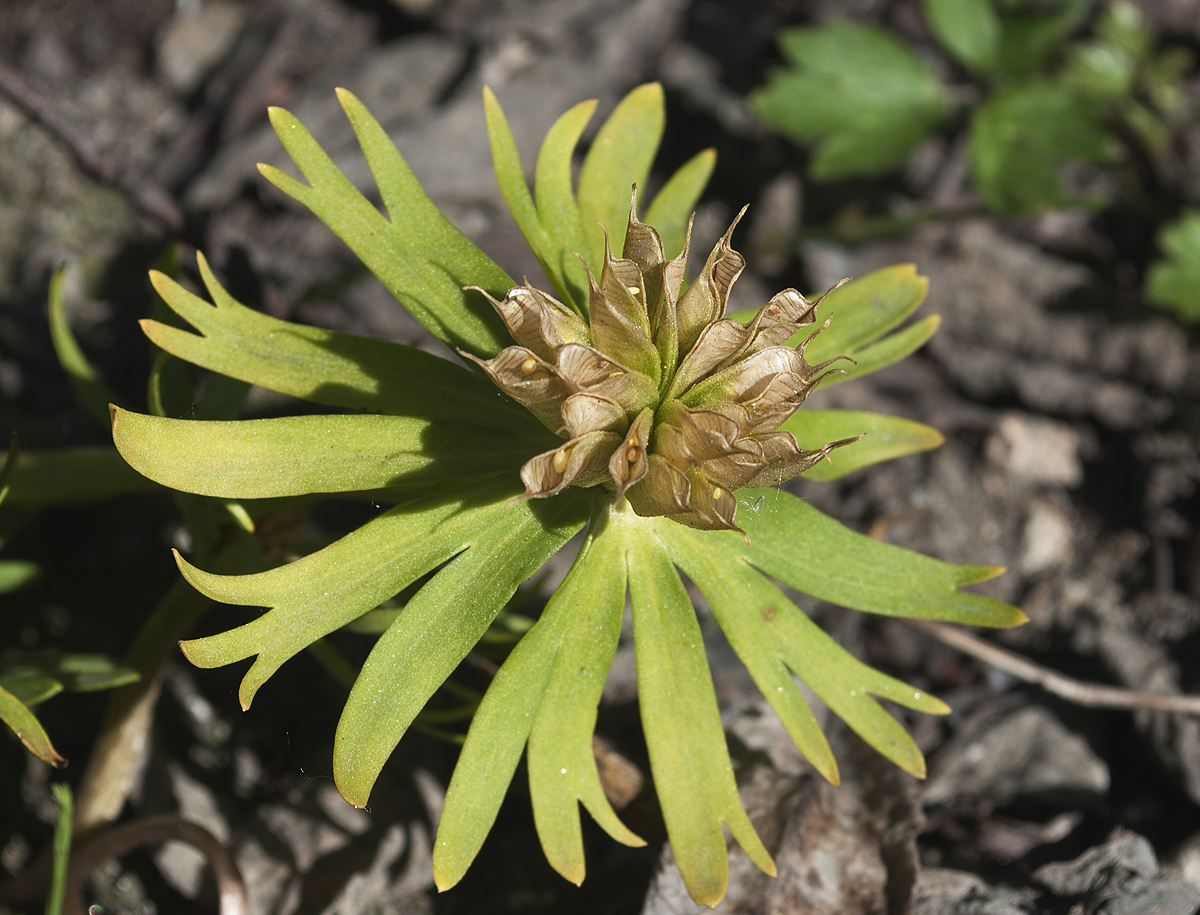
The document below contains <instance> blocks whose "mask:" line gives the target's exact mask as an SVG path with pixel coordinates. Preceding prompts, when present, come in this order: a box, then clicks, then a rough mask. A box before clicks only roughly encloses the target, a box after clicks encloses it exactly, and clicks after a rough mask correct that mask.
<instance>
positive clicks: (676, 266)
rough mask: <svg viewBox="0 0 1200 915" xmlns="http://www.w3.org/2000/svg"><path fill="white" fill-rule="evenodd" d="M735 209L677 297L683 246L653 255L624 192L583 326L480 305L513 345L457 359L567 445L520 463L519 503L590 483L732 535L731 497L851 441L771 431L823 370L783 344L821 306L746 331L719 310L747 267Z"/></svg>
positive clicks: (788, 304)
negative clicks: (806, 439) (621, 217)
mask: <svg viewBox="0 0 1200 915" xmlns="http://www.w3.org/2000/svg"><path fill="white" fill-rule="evenodd" d="M744 212H745V210H744V209H743V210H742V212H741V213H738V216H737V219H735V220H734V222H733V225H731V226H730V227H729V230H728V231H727V232H726V233H725V234H724V235H723V236H722V237H721V239H720V240H719V241H718V242H717V244H716V246H715V247H714V248H713V250H712V253H711V254H709V256H708V260H707V262H706V263H705V265H704V269H703V270H702V271H701V272H700V275H699V276H698V277H697V278H696V280H695V282H694V283H692V285H691V286H690V287H688V288H687V289H686V290H683V289H681V286H682V283H683V276H684V273H685V270H686V260H687V244H688V241H687V240H685V242H684V251H683V253H681V254H680V255H679V256H678V257H676V258H673V259H672V260H667V259H666V256H665V253H664V249H663V244H662V239H661V238H660V237H659V234H658V232H657V231H655V230H654V228H653V227H651V226H648V225H645V224H644V223H642V222H641V221H640V220H638V218H637V197H636V193H635V196H634V198H633V200H632V202H631V204H630V209H629V225H628V228H627V230H626V233H625V247H624V251H623V252H622V255H623V256H622V257H619V258H618V257H615V256H614V255H613V253H612V251H611V250H610V249H609V247H608V236H607V233H606V235H605V247H604V262H603V264H601V266H600V272H599V277H598V278H597V276H596V275H595V274H594V273H593V271H592V270H590V269H589V270H588V271H587V277H588V285H589V300H588V322H587V323H586V324H585V323H584V321H583V319H582V318H580V317H579V316H578V315H577V314H576V313H575V312H574V311H572V310H571V309H570V308H568V307H567V306H566V305H563V304H562V303H561V302H559V301H558V300H557V299H555V298H554V297H553V296H551V295H549V294H547V293H545V292H541V291H540V290H537V289H533V288H532V287H530V286H529V285H528V284H526V285H525V286H518V287H516V288H514V289H512V290H511V291H510V292H509V293H508V295H507V296H505V297H504V300H503V301H497V300H496V299H494V298H491V297H489V301H490V302H491V303H492V306H493V307H494V308H495V309H496V311H497V313H498V314H499V315H500V317H501V318H502V319H503V320H504V323H505V325H506V326H507V327H508V329H509V332H510V333H511V334H512V337H513V340H515V341H516V344H517V345H516V346H510V347H508V348H507V349H505V350H503V351H501V352H500V353H499V354H498V355H497V356H495V357H494V358H492V359H489V360H482V359H475V358H474V357H469V358H472V359H473V361H474V362H476V363H477V364H479V365H480V366H482V367H483V369H484V371H486V372H487V374H488V376H489V377H490V378H491V379H492V381H493V382H495V383H496V385H497V386H498V387H499V388H500V389H501V390H503V391H504V392H505V393H507V394H509V395H510V396H511V397H513V398H514V399H515V400H517V401H518V402H519V403H521V404H523V405H525V406H526V407H527V408H528V409H529V410H530V411H532V412H533V414H534V415H535V416H537V418H538V419H539V420H541V421H542V423H543V424H545V425H546V427H547V428H549V429H551V430H553V431H554V432H555V433H556V434H557V435H559V436H561V437H563V438H564V439H566V441H565V442H564V444H562V445H560V446H559V447H558V448H555V449H553V450H551V451H547V452H544V453H543V454H539V455H537V456H536V457H533V458H531V459H530V460H529V461H528V462H527V463H526V464H525V466H524V467H523V468H522V470H521V480H522V481H523V482H524V483H525V495H524V496H523V498H542V497H546V496H552V495H554V494H555V493H558V492H561V491H562V490H563V489H564V488H566V487H567V486H596V485H604V486H607V487H608V488H610V489H612V490H613V491H614V498H615V500H616V501H618V502H619V501H620V500H621V499H623V498H628V500H629V503H630V505H631V506H632V507H633V509H634V511H636V512H637V513H638V514H641V515H665V516H667V517H669V518H673V519H675V520H677V521H679V522H680V523H682V524H686V525H689V526H691V527H697V528H701V529H705V530H737V529H738V527H737V524H736V522H735V519H734V515H735V512H736V510H737V500H736V499H735V498H734V495H733V494H734V492H736V491H737V490H738V489H740V488H741V487H743V486H746V485H749V484H751V483H755V484H761V483H766V482H770V483H781V482H783V481H785V480H788V479H791V478H792V477H794V476H796V475H797V474H799V473H803V472H804V471H805V470H807V469H809V468H810V467H812V466H813V465H815V464H817V463H818V462H820V461H822V460H824V459H825V458H826V457H827V456H828V455H829V452H830V451H831V450H832V449H834V448H837V447H839V446H840V445H844V444H848V443H849V442H850V441H854V439H849V440H846V441H841V442H833V443H831V444H829V445H826V446H825V447H823V448H819V449H817V450H814V451H808V450H805V449H803V448H800V447H799V445H797V444H796V440H795V439H794V438H793V437H792V435H791V433H789V432H786V431H782V430H781V429H780V428H779V426H780V424H782V423H783V421H784V420H786V419H787V418H788V417H789V416H791V415H792V413H793V412H795V411H796V409H798V408H799V407H800V406H801V405H802V404H803V403H804V400H805V398H807V397H808V394H809V393H810V392H811V391H812V390H813V388H815V387H816V385H817V384H818V383H819V382H820V380H821V379H822V378H823V377H824V375H823V374H822V372H824V371H825V370H826V369H827V368H828V366H829V365H830V363H828V362H827V363H822V364H821V365H816V366H813V365H809V364H808V362H807V361H806V360H805V358H804V347H805V345H806V344H807V342H808V341H807V340H805V341H804V342H803V343H801V344H800V345H799V346H798V347H796V348H794V349H793V348H792V347H789V346H787V345H786V343H787V341H788V340H790V339H791V338H792V337H794V336H795V335H796V334H797V333H799V332H800V331H802V330H803V329H804V328H806V327H811V326H812V325H813V324H814V323H815V321H816V318H815V313H816V308H817V306H818V305H819V304H820V302H821V299H817V300H816V301H813V302H810V301H808V300H807V299H806V298H805V297H804V296H803V295H801V294H800V293H799V292H797V291H796V290H795V289H785V290H784V291H783V292H780V293H778V294H777V295H775V296H774V297H773V298H772V299H771V300H770V301H769V302H767V303H766V304H765V305H763V307H762V308H761V309H759V311H758V312H757V314H755V316H754V318H753V319H752V320H751V321H750V322H749V323H748V324H742V323H740V322H738V321H734V320H732V319H730V318H726V317H725V308H726V305H727V303H728V301H729V292H730V290H731V289H732V288H733V284H734V282H736V280H737V278H738V276H739V274H741V272H742V270H743V269H744V267H745V263H746V262H745V260H744V259H743V258H742V256H741V255H740V254H739V253H738V252H737V251H735V250H734V249H733V247H732V246H731V244H730V242H731V239H732V236H733V230H734V228H735V227H736V225H737V222H738V219H741V217H742V213H744ZM690 237H691V226H690V224H689V226H688V236H687V238H688V240H690ZM822 298H824V297H823V296H822ZM817 332H818V333H819V330H818V331H817ZM811 336H812V335H810V338H811Z"/></svg>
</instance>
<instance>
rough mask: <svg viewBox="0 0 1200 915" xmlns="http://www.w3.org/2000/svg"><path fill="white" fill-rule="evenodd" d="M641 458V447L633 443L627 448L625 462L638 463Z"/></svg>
mask: <svg viewBox="0 0 1200 915" xmlns="http://www.w3.org/2000/svg"><path fill="white" fill-rule="evenodd" d="M641 456H642V449H641V448H640V447H639V446H637V445H635V444H633V443H630V444H628V445H626V446H625V460H627V461H628V462H629V463H630V464H634V463H637V459H638V458H640V457H641Z"/></svg>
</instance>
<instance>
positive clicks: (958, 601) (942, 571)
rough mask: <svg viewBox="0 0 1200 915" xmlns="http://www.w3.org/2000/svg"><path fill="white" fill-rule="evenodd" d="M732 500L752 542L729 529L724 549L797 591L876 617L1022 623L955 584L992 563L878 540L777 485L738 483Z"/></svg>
mask: <svg viewBox="0 0 1200 915" xmlns="http://www.w3.org/2000/svg"><path fill="white" fill-rule="evenodd" d="M738 502H739V510H738V515H737V517H738V523H739V524H741V525H742V527H743V529H744V530H745V531H746V534H747V535H748V536H749V538H750V541H751V542H752V543H753V547H752V548H748V547H746V545H745V543H744V542H743V541H742V539H741V538H740V537H739V536H738V535H736V534H730V535H728V536H726V547H727V548H728V549H736V550H740V551H742V552H743V553H744V555H746V556H747V558H748V559H749V561H750V562H751V563H753V564H754V565H755V566H756V567H757V568H759V569H761V570H762V571H764V572H766V573H767V574H768V575H770V576H772V577H773V578H776V579H778V580H779V581H781V582H783V583H784V584H786V585H788V586H790V587H792V588H795V589H796V590H797V591H803V592H804V593H805V594H811V595H812V596H813V597H816V598H818V599H819V600H825V601H829V602H830V603H833V604H839V605H840V606H843V607H852V608H853V609H855V610H865V611H867V612H868V613H879V614H882V615H884V616H898V617H908V618H911V619H931V620H942V621H945V622H953V623H964V624H966V625H968V626H993V627H999V628H1003V627H1008V626H1017V625H1020V624H1021V623H1023V622H1025V614H1023V613H1022V612H1021V611H1020V610H1018V609H1017V608H1016V607H1013V606H1010V605H1009V604H1006V603H1003V602H1002V601H998V600H996V599H994V598H991V597H984V596H983V595H982V594H974V593H972V592H969V591H959V590H957V589H958V588H960V587H962V586H964V585H969V584H975V583H977V582H980V581H986V580H987V579H989V578H994V577H995V576H996V575H999V574H1000V573H1001V572H1002V571H1003V569H1001V568H999V567H997V566H970V565H957V564H955V563H949V562H942V561H941V560H938V559H933V558H931V557H929V556H923V555H921V554H920V553H914V552H913V551H911V550H906V549H903V548H902V547H898V546H894V545H892V544H890V543H882V542H880V541H878V540H874V539H872V538H870V537H867V536H865V535H863V534H858V533H855V532H854V531H852V530H850V529H849V528H848V527H846V526H845V525H843V524H840V523H839V522H837V521H835V520H833V519H832V518H830V517H829V516H828V515H825V514H823V513H821V512H819V511H817V509H815V508H813V507H812V506H811V505H809V504H808V503H806V502H804V501H803V500H801V499H797V498H796V497H795V496H793V495H791V494H790V493H786V492H782V491H780V490H777V489H750V488H747V489H743V490H741V491H739V493H738Z"/></svg>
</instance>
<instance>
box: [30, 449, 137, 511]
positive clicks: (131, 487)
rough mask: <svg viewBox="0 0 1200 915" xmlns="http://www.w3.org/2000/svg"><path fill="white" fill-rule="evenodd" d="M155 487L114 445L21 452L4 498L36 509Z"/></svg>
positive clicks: (76, 503)
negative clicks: (112, 446) (10, 485)
mask: <svg viewBox="0 0 1200 915" xmlns="http://www.w3.org/2000/svg"><path fill="white" fill-rule="evenodd" d="M157 488H158V487H157V486H156V485H155V484H154V483H152V482H151V481H150V480H147V479H146V478H145V477H143V476H142V475H141V474H139V473H138V472H137V471H135V470H134V469H133V468H132V467H130V466H129V465H128V464H126V463H125V461H124V460H123V459H122V458H121V455H120V454H118V453H117V450H116V449H115V448H107V447H105V448H59V449H56V450H53V451H22V452H21V462H20V464H19V466H18V467H17V471H16V473H15V474H14V475H13V481H12V488H11V489H10V490H9V495H8V501H9V502H12V503H13V504H16V505H25V506H32V507H37V508H43V507H47V506H51V505H78V504H81V503H84V502H94V501H98V500H100V499H110V498H112V497H113V496H123V495H128V494H129V493H135V492H146V491H149V490H153V489H157Z"/></svg>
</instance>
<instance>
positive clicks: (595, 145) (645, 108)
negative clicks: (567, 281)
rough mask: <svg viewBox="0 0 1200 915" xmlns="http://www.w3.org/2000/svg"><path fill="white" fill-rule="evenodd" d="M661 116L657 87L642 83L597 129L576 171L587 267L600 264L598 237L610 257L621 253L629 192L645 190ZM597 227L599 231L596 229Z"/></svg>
mask: <svg viewBox="0 0 1200 915" xmlns="http://www.w3.org/2000/svg"><path fill="white" fill-rule="evenodd" d="M665 120H666V110H665V106H664V103H663V90H662V86H661V85H659V84H658V83H646V84H645V85H643V86H638V87H637V88H636V89H634V90H633V91H632V92H630V93H629V94H628V95H626V96H625V98H623V99H621V101H620V103H618V105H617V107H616V108H614V109H613V112H612V114H610V115H609V116H608V118H607V119H606V120H605V122H604V123H603V124H602V125H600V130H599V131H597V133H596V137H595V139H594V140H592V145H591V147H590V148H589V149H588V153H587V156H586V157H585V158H584V160H583V167H582V168H581V169H580V171H579V193H578V199H579V214H580V216H581V217H582V219H583V231H584V234H585V236H586V238H587V251H586V252H582V253H584V254H586V255H587V262H588V263H589V264H592V265H597V264H600V263H602V262H603V260H604V231H603V230H602V229H601V228H600V226H603V227H604V229H607V230H608V239H609V245H610V246H611V247H612V250H613V251H615V252H620V251H622V250H624V247H625V230H626V228H627V227H628V224H629V191H630V188H632V187H633V186H634V185H637V186H638V187H645V186H646V179H647V178H649V176H650V166H651V165H652V164H653V163H654V155H655V153H657V152H658V145H659V143H660V142H662V135H663V126H664V122H665ZM597 223H599V225H597Z"/></svg>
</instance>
